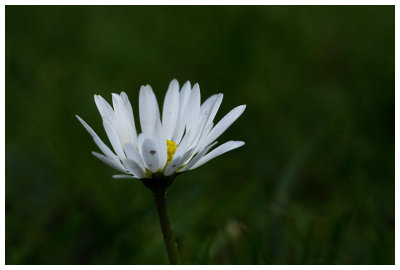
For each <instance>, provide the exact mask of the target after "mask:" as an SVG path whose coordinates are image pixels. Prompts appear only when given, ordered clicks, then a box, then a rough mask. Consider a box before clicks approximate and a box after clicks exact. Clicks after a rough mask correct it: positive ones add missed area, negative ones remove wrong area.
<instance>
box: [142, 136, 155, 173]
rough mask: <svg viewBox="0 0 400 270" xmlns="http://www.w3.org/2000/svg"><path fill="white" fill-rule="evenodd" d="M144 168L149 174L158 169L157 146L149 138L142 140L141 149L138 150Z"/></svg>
mask: <svg viewBox="0 0 400 270" xmlns="http://www.w3.org/2000/svg"><path fill="white" fill-rule="evenodd" d="M139 151H140V154H141V155H142V158H143V161H144V163H145V164H146V168H147V169H149V170H150V171H151V172H156V171H157V170H158V168H159V156H158V151H159V149H158V147H157V144H156V143H155V142H154V141H153V140H152V139H149V138H146V139H144V141H143V145H142V147H141V149H140V148H139Z"/></svg>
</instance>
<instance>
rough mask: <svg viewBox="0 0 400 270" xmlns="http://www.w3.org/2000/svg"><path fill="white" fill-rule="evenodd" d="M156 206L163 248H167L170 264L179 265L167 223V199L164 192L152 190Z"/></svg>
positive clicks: (176, 250) (174, 243) (176, 251)
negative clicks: (162, 237)
mask: <svg viewBox="0 0 400 270" xmlns="http://www.w3.org/2000/svg"><path fill="white" fill-rule="evenodd" d="M152 191H153V195H154V200H155V202H156V206H157V212H158V217H159V219H160V226H161V231H162V234H163V236H164V243H165V247H166V248H167V253H168V259H169V262H170V264H180V259H179V253H178V248H177V246H176V242H175V239H174V234H173V233H172V230H171V223H170V222H169V215H168V207H167V199H166V192H165V190H152Z"/></svg>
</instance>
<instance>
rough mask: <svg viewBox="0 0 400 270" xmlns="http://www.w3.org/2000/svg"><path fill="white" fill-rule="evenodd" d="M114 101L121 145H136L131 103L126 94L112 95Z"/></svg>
mask: <svg viewBox="0 0 400 270" xmlns="http://www.w3.org/2000/svg"><path fill="white" fill-rule="evenodd" d="M112 100H113V106H114V111H115V120H116V123H117V128H118V134H119V137H120V139H121V143H122V144H123V145H124V144H125V143H127V142H129V143H131V144H133V145H136V140H137V135H136V128H135V123H134V120H133V112H132V107H131V105H130V103H129V100H128V97H127V96H126V94H125V93H124V92H122V93H121V96H120V95H118V94H112Z"/></svg>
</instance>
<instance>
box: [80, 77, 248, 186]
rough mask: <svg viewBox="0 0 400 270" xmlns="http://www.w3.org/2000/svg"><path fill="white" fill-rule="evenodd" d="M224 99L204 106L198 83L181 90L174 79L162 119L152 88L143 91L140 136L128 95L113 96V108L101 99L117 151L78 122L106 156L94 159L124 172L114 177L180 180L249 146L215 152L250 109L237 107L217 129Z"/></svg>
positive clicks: (239, 143) (230, 143) (216, 98)
mask: <svg viewBox="0 0 400 270" xmlns="http://www.w3.org/2000/svg"><path fill="white" fill-rule="evenodd" d="M222 98H223V94H215V95H212V96H211V97H209V98H208V99H207V100H205V101H204V102H203V103H201V100H200V87H199V85H198V84H197V83H196V84H194V85H193V87H192V86H191V84H190V82H189V81H188V82H186V83H185V84H184V85H183V86H182V88H181V89H180V88H179V83H178V81H177V80H175V79H174V80H172V81H171V83H170V84H169V87H168V90H167V93H166V94H165V98H164V103H163V108H162V115H160V110H159V107H158V103H157V99H156V96H155V95H154V92H153V90H152V88H151V86H150V85H145V86H142V87H141V88H140V92H139V120H140V126H141V131H142V132H141V133H139V134H138V132H137V130H136V126H135V119H134V115H133V111H132V106H131V103H130V102H129V99H128V96H127V95H126V93H125V92H121V94H115V93H113V94H112V106H111V105H110V104H109V103H108V102H107V101H106V100H105V99H104V98H102V97H101V96H99V95H95V96H94V100H95V103H96V105H97V108H98V110H99V112H100V115H101V117H102V119H103V125H104V129H105V131H106V134H107V137H108V140H109V142H110V144H111V146H112V149H110V148H109V147H108V146H107V145H106V144H105V143H104V142H103V141H102V140H101V139H100V137H99V136H98V135H97V134H96V132H95V131H94V130H93V129H92V128H91V127H90V126H89V125H88V124H87V123H86V122H85V121H84V120H83V119H82V118H80V117H79V116H76V117H77V118H78V120H79V121H80V122H81V123H82V125H83V126H84V127H85V129H86V130H87V131H88V132H89V134H90V135H91V136H92V137H93V140H94V142H95V143H96V145H97V146H98V147H99V149H100V151H101V152H102V153H97V152H92V153H93V155H94V156H95V157H97V158H98V159H100V160H101V161H103V162H104V163H106V164H107V165H109V166H111V167H112V168H114V169H116V170H118V171H120V172H121V173H123V174H122V175H114V176H113V177H114V178H138V179H151V178H157V177H158V178H159V177H164V178H168V177H169V178H174V177H175V176H176V175H177V174H179V173H183V172H185V171H188V170H193V169H196V168H198V167H200V166H202V165H204V164H205V163H207V162H208V161H210V160H211V159H213V158H215V157H217V156H219V155H222V154H224V153H226V152H228V151H231V150H233V149H235V148H238V147H240V146H242V145H244V142H242V141H228V142H225V143H223V144H221V145H220V146H218V147H216V148H215V149H213V150H211V149H212V147H214V146H215V145H216V144H217V141H216V139H218V137H219V136H221V135H222V134H223V133H224V132H225V130H226V129H227V128H229V127H230V126H231V125H232V124H233V122H235V121H236V119H238V118H239V116H240V115H241V114H242V113H243V111H244V110H245V108H246V105H240V106H237V107H236V108H234V109H232V110H231V111H230V112H229V113H228V114H226V115H225V116H224V117H223V118H222V119H221V120H220V121H219V122H218V123H217V124H216V125H214V122H213V121H214V118H215V116H216V114H217V111H218V109H219V107H220V105H221V102H222ZM210 150H211V151H210Z"/></svg>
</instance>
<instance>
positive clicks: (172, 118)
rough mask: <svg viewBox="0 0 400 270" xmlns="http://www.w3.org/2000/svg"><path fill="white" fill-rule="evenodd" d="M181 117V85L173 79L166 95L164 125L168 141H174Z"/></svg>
mask: <svg viewBox="0 0 400 270" xmlns="http://www.w3.org/2000/svg"><path fill="white" fill-rule="evenodd" d="M178 116H179V83H178V81H177V80H175V79H173V80H172V81H171V83H170V84H169V87H168V91H167V93H166V94H165V98H164V105H163V115H162V124H163V128H164V131H165V136H166V138H167V139H168V140H171V139H172V136H173V135H174V131H175V127H176V124H177V121H178Z"/></svg>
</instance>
